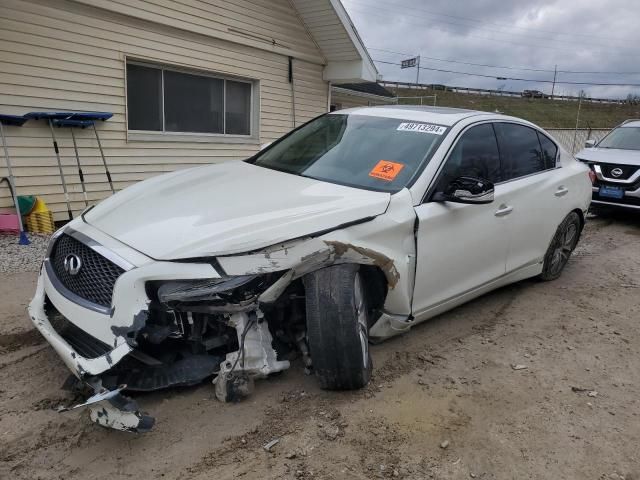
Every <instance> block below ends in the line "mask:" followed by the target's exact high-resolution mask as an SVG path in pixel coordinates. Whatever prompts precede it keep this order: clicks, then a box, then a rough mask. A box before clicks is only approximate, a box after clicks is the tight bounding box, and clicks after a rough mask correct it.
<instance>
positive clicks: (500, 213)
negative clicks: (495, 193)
mask: <svg viewBox="0 0 640 480" xmlns="http://www.w3.org/2000/svg"><path fill="white" fill-rule="evenodd" d="M511 212H513V207H510V206H509V205H505V204H502V205H500V208H499V209H498V210H497V211H496V213H495V216H496V217H504V216H505V215H509V214H510V213H511Z"/></svg>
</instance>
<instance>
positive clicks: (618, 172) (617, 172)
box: [611, 168, 624, 178]
mask: <svg viewBox="0 0 640 480" xmlns="http://www.w3.org/2000/svg"><path fill="white" fill-rule="evenodd" d="M623 173H624V172H623V171H622V169H621V168H614V169H613V170H611V175H613V176H614V177H616V178H618V177H621V176H622V174H623Z"/></svg>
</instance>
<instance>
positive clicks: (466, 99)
mask: <svg viewBox="0 0 640 480" xmlns="http://www.w3.org/2000/svg"><path fill="white" fill-rule="evenodd" d="M389 90H390V91H391V92H393V93H396V89H395V88H393V87H391V88H389ZM434 94H435V95H437V96H438V98H437V105H438V106H439V107H456V108H468V109H471V110H482V111H485V112H495V111H498V112H500V113H504V114H505V115H512V116H514V117H520V118H524V119H525V120H529V121H530V122H533V123H536V124H538V125H540V126H541V127H543V128H575V126H576V115H577V113H578V102H577V101H562V100H550V99H544V98H518V97H501V96H495V95H479V94H472V93H469V94H468V93H457V92H445V91H441V90H440V91H433V90H429V89H427V90H410V89H403V88H400V89H398V92H397V95H398V96H400V97H417V96H426V95H434ZM400 103H401V104H415V103H418V102H416V101H413V100H411V99H409V100H407V99H402V100H400ZM425 104H432V102H430V101H429V100H427V99H425ZM628 118H640V105H629V104H622V105H619V104H599V103H589V102H582V107H581V110H580V123H579V127H580V128H589V127H590V128H612V127H615V126H616V125H618V124H620V123H622V122H623V121H624V120H626V119H628Z"/></svg>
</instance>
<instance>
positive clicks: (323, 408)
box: [0, 215, 640, 480]
mask: <svg viewBox="0 0 640 480" xmlns="http://www.w3.org/2000/svg"><path fill="white" fill-rule="evenodd" d="M639 243H640V215H636V216H635V217H634V216H631V215H618V216H616V217H611V218H602V217H601V218H596V219H594V220H592V221H591V222H590V223H589V224H588V225H587V228H586V231H585V234H584V237H583V238H582V240H581V243H580V245H579V247H578V249H577V250H576V252H575V255H574V256H573V257H572V258H571V261H570V262H569V264H568V265H567V268H566V270H565V271H564V273H563V275H562V277H561V278H560V279H558V280H557V281H554V282H546V283H542V282H537V281H533V280H530V281H524V282H520V283H518V284H515V285H511V286H508V287H506V288H503V289H500V290H498V291H495V292H493V293H491V294H488V295H485V296H483V297H481V298H479V299H477V300H475V301H473V302H470V303H468V304H466V305H464V306H462V307H460V308H457V309H455V310H452V311H450V312H447V313H445V314H443V315H441V316H440V317H438V318H436V319H434V320H432V321H430V322H427V323H425V324H423V325H418V326H416V328H414V329H413V330H412V331H411V332H409V333H408V334H407V335H404V336H402V337H399V338H396V339H393V340H391V341H388V342H385V343H383V344H380V345H375V346H372V349H371V350H372V356H373V362H374V373H373V378H372V382H371V384H370V385H369V386H368V387H367V388H365V389H363V390H360V391H356V392H325V391H322V390H320V389H319V388H318V385H317V382H316V381H315V379H314V378H313V377H311V376H305V375H304V373H303V372H304V366H303V365H302V364H301V363H294V365H292V368H291V369H289V370H287V371H286V372H284V373H282V374H281V375H278V376H275V377H273V378H272V379H269V380H264V381H260V382H257V383H256V389H255V392H254V393H253V395H251V396H250V397H249V398H247V399H246V400H245V401H243V402H241V403H238V404H222V403H220V402H218V401H216V400H215V396H214V394H213V387H212V385H211V384H210V383H207V382H205V383H203V384H202V385H199V386H196V387H192V388H183V389H172V390H167V391H162V392H155V393H151V394H140V395H136V398H137V400H138V403H139V404H140V405H141V406H142V407H143V408H144V409H145V410H147V411H148V412H149V413H151V414H153V415H154V416H155V417H156V418H157V424H156V427H155V429H154V430H153V431H152V432H150V433H148V434H144V435H132V434H127V433H124V432H116V431H111V430H105V429H101V428H99V427H98V426H96V425H94V424H92V423H90V422H89V420H88V418H87V414H86V412H82V411H74V412H68V413H65V414H58V413H57V412H56V411H55V408H56V407H57V406H58V405H61V404H71V403H73V402H74V399H73V398H72V396H71V395H70V394H69V393H67V392H64V391H62V390H61V389H60V386H61V385H62V383H63V382H64V380H65V379H66V378H67V376H68V375H69V371H68V370H67V369H66V368H65V366H64V365H63V363H62V361H61V360H60V358H59V357H58V356H57V355H56V354H55V352H53V350H52V349H51V347H49V345H48V344H47V343H46V342H45V341H44V340H43V339H42V338H41V336H40V335H39V334H38V332H37V331H36V330H34V328H33V325H32V324H31V323H30V322H29V320H28V319H27V317H26V315H25V312H24V308H25V306H26V304H27V303H28V301H29V299H30V297H31V295H32V292H33V289H34V286H35V281H36V275H35V273H14V274H1V273H0V478H2V479H4V478H7V479H25V480H26V479H29V480H33V479H40V480H54V479H60V480H62V479H64V480H102V479H104V480H112V479H114V478H117V479H121V478H139V479H145V480H146V479H151V480H168V479H179V480H210V479H213V478H216V479H222V480H226V479H236V478H242V479H247V480H251V479H260V480H265V479H288V480H297V479H305V480H313V479H326V480H332V479H333V480H338V479H340V480H341V479H353V480H365V479H366V480H369V479H378V478H388V479H395V478H398V479H401V480H427V479H452V480H454V479H455V480H469V479H473V478H477V479H482V480H494V479H495V480H498V479H499V480H502V479H504V480H511V479H519V480H520V479H554V480H561V479H580V480H582V479H594V480H640V449H639V448H638V445H640V355H639V354H638V351H639V349H640V329H638V320H639V319H640V302H639V301H638V298H639V295H640V248H639V246H638V245H639ZM30 265H31V264H30ZM274 440H279V441H278V443H277V444H275V445H274V446H272V447H271V448H269V449H266V448H264V446H265V445H267V444H269V442H273V441H274Z"/></svg>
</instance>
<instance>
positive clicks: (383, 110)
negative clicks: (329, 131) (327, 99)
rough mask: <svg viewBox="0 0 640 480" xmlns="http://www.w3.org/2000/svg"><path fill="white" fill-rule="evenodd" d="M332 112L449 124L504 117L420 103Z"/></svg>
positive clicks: (502, 116)
mask: <svg viewBox="0 0 640 480" xmlns="http://www.w3.org/2000/svg"><path fill="white" fill-rule="evenodd" d="M332 114H348V115H369V116H372V117H386V118H397V119H399V120H411V121H414V122H428V123H435V124H438V125H446V126H451V125H454V124H455V123H457V122H459V121H460V120H464V119H465V118H469V117H475V116H479V115H486V116H491V117H495V118H505V116H504V115H498V114H495V113H491V112H479V111H477V110H465V109H462V108H449V107H427V106H421V105H387V106H380V107H356V108H348V109H345V110H337V111H335V112H332Z"/></svg>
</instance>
